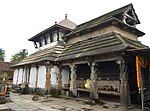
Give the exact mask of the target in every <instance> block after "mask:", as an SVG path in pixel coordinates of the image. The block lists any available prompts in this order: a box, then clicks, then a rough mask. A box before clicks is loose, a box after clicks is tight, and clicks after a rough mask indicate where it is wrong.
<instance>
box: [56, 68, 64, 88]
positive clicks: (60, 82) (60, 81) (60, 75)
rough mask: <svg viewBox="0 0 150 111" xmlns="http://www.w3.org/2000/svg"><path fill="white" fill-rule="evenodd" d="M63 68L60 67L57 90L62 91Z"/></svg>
mask: <svg viewBox="0 0 150 111" xmlns="http://www.w3.org/2000/svg"><path fill="white" fill-rule="evenodd" d="M62 69H63V68H62V67H61V66H60V67H59V71H58V74H57V77H56V78H57V89H58V90H62Z"/></svg>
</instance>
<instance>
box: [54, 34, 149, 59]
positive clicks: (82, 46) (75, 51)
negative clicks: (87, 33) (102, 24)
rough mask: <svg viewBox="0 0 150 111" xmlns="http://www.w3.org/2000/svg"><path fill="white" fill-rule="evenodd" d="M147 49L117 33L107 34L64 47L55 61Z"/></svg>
mask: <svg viewBox="0 0 150 111" xmlns="http://www.w3.org/2000/svg"><path fill="white" fill-rule="evenodd" d="M129 48H130V49H134V48H148V47H147V46H145V45H142V44H141V43H140V42H138V41H131V40H130V39H127V38H126V37H123V36H122V35H120V34H117V33H113V32H111V33H107V34H104V35H101V36H97V37H93V38H90V39H87V40H84V41H80V42H77V43H74V44H69V45H67V46H66V48H65V49H64V51H63V52H62V53H61V54H60V55H59V56H58V58H56V61H64V60H68V59H75V58H80V57H86V56H94V55H98V54H105V53H112V52H118V51H124V50H126V49H129Z"/></svg>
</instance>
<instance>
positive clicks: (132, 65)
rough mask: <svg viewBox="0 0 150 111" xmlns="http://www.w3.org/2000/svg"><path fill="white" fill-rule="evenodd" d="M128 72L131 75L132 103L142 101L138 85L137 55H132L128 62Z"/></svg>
mask: <svg viewBox="0 0 150 111" xmlns="http://www.w3.org/2000/svg"><path fill="white" fill-rule="evenodd" d="M127 72H128V77H129V88H130V98H131V104H139V103H140V94H139V91H138V86H137V74H136V57H135V56H130V57H129V58H128V62H127Z"/></svg>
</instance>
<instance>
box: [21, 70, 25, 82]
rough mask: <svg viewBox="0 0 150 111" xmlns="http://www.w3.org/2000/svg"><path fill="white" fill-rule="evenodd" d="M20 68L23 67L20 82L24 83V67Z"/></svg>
mask: <svg viewBox="0 0 150 111" xmlns="http://www.w3.org/2000/svg"><path fill="white" fill-rule="evenodd" d="M22 69H23V72H22V73H23V74H22V81H21V83H22V84H23V83H24V76H25V68H24V67H22Z"/></svg>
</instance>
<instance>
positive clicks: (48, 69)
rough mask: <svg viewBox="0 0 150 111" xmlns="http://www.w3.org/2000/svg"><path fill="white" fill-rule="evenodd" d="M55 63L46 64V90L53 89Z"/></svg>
mask: <svg viewBox="0 0 150 111" xmlns="http://www.w3.org/2000/svg"><path fill="white" fill-rule="evenodd" d="M53 67H54V66H53V65H46V81H45V90H46V91H50V89H51V69H52V68H53Z"/></svg>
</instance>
